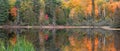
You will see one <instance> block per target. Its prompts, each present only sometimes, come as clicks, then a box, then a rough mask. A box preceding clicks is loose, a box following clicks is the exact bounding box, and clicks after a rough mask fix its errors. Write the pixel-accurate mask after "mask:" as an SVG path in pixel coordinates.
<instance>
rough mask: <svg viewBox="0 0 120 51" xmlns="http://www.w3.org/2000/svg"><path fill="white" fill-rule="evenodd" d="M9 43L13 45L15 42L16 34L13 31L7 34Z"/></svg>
mask: <svg viewBox="0 0 120 51" xmlns="http://www.w3.org/2000/svg"><path fill="white" fill-rule="evenodd" d="M8 38H9V41H10V44H12V45H15V44H16V42H17V36H16V34H15V33H14V32H12V33H9V34H8Z"/></svg>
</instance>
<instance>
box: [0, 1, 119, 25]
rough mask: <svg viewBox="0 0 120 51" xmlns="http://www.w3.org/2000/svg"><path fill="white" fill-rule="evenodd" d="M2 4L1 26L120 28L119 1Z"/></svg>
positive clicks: (14, 2) (3, 2) (0, 9)
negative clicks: (98, 26)
mask: <svg viewBox="0 0 120 51" xmlns="http://www.w3.org/2000/svg"><path fill="white" fill-rule="evenodd" d="M0 4H1V5H0V25H31V26H33V25H74V26H79V25H100V26H101V25H113V24H114V25H117V24H119V21H118V20H119V18H117V17H119V15H118V13H119V12H120V11H119V10H120V1H119V0H93V1H92V0H50V1H49V0H0ZM108 22H109V23H108ZM117 22H118V23H117ZM117 26H118V25H117Z"/></svg>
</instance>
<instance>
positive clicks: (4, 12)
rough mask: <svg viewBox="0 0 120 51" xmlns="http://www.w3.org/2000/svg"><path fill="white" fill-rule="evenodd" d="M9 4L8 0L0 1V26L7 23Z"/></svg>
mask: <svg viewBox="0 0 120 51" xmlns="http://www.w3.org/2000/svg"><path fill="white" fill-rule="evenodd" d="M8 10H9V4H8V0H0V25H3V24H5V23H6V22H7V19H8V15H9V11H8Z"/></svg>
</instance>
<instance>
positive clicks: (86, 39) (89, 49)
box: [84, 38, 92, 51]
mask: <svg viewBox="0 0 120 51" xmlns="http://www.w3.org/2000/svg"><path fill="white" fill-rule="evenodd" d="M84 44H85V45H86V47H87V49H88V51H92V43H91V40H90V39H88V38H84Z"/></svg>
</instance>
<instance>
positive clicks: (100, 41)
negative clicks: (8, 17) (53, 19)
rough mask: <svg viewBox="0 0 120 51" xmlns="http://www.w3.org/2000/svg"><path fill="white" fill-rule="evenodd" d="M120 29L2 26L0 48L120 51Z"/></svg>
mask: <svg viewBox="0 0 120 51" xmlns="http://www.w3.org/2000/svg"><path fill="white" fill-rule="evenodd" d="M119 34H120V31H108V30H103V29H39V30H38V29H9V30H5V29H0V48H1V49H2V48H3V50H0V51H4V50H5V51H6V50H7V51H13V50H14V51H17V50H18V51H30V50H31V51H119V43H120V40H119V39H120V38H119V36H120V35H119Z"/></svg>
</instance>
